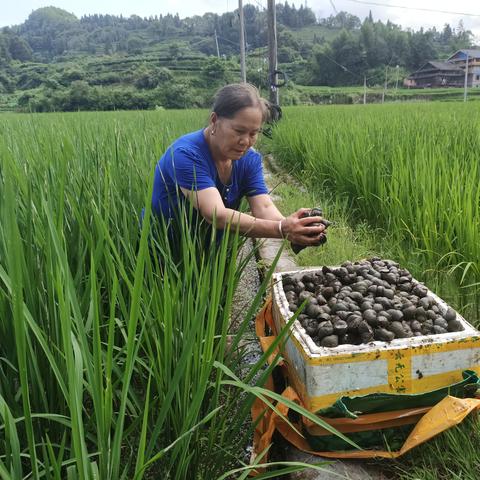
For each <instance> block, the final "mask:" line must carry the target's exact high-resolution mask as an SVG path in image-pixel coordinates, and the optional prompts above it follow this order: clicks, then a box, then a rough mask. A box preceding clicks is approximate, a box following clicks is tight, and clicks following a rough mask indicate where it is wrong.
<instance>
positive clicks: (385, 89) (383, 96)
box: [382, 65, 388, 103]
mask: <svg viewBox="0 0 480 480" xmlns="http://www.w3.org/2000/svg"><path fill="white" fill-rule="evenodd" d="M387 68H388V65H385V84H384V85H383V93H382V103H385V93H386V91H387Z"/></svg>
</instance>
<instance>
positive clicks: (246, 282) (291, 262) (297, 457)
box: [232, 157, 389, 480]
mask: <svg viewBox="0 0 480 480" xmlns="http://www.w3.org/2000/svg"><path fill="white" fill-rule="evenodd" d="M264 168H265V179H266V181H267V185H268V186H269V188H272V187H273V185H272V183H273V174H272V170H274V169H276V166H275V164H274V162H273V161H272V159H271V158H268V157H267V159H266V165H265V167H264ZM256 247H257V251H258V258H257V263H255V261H254V259H253V258H252V260H251V261H250V263H249V265H248V266H247V268H246V269H245V271H244V273H243V277H242V279H241V282H240V285H239V288H238V290H237V293H236V297H235V302H234V305H235V307H234V311H233V315H232V318H233V319H235V318H240V317H241V314H242V312H244V311H245V308H248V302H249V299H252V298H253V297H254V296H255V293H256V289H257V288H258V287H259V285H260V272H259V269H258V265H262V266H263V267H265V266H268V265H272V263H273V261H274V259H275V257H276V255H277V254H278V250H279V248H280V247H281V240H277V239H262V240H260V241H258V242H257V245H256ZM244 248H245V253H248V252H249V251H251V249H252V248H253V245H252V242H251V241H250V240H249V241H248V242H247V243H246V245H245V247H244ZM298 269H299V267H298V265H297V263H296V261H295V258H293V256H292V255H291V254H290V253H289V252H288V251H287V250H283V252H282V254H281V256H280V258H279V260H278V262H277V264H276V268H275V271H276V272H285V271H291V270H298ZM252 331H254V327H253V320H252ZM260 353H261V351H260V346H259V345H258V344H256V345H255V344H254V346H252V347H250V354H251V361H255V360H257V359H258V358H259V356H260ZM247 361H248V360H247ZM274 455H275V456H276V457H279V458H277V459H278V460H284V461H301V462H304V463H312V464H313V463H319V462H321V461H326V462H329V464H328V465H327V466H326V467H325V471H323V472H319V471H316V470H314V469H312V470H306V471H303V472H300V473H296V474H291V475H290V478H291V479H295V480H300V479H302V480H330V479H332V480H333V479H339V478H346V479H350V480H387V479H388V478H389V477H387V476H385V475H384V474H383V473H382V472H381V471H380V469H379V468H378V467H376V466H375V465H370V464H368V463H367V462H366V461H359V460H334V461H332V460H331V459H327V458H321V457H317V456H314V455H310V454H307V453H304V452H301V451H299V450H297V449H296V448H295V447H293V446H290V445H289V444H287V443H286V442H281V443H280V444H279V445H277V446H276V449H275V454H274Z"/></svg>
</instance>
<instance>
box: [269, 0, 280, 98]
mask: <svg viewBox="0 0 480 480" xmlns="http://www.w3.org/2000/svg"><path fill="white" fill-rule="evenodd" d="M267 16H268V73H269V75H268V78H269V82H270V103H272V104H274V105H279V98H278V88H277V87H276V84H277V82H278V76H277V74H276V73H275V72H276V71H277V14H276V11H275V0H268V4H267Z"/></svg>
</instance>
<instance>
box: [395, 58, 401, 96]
mask: <svg viewBox="0 0 480 480" xmlns="http://www.w3.org/2000/svg"><path fill="white" fill-rule="evenodd" d="M395 68H396V69H397V78H396V80H395V95H396V94H397V92H398V73H399V68H400V65H397V66H396V67H395Z"/></svg>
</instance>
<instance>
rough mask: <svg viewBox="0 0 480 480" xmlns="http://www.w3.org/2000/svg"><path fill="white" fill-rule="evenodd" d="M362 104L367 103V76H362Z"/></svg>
mask: <svg viewBox="0 0 480 480" xmlns="http://www.w3.org/2000/svg"><path fill="white" fill-rule="evenodd" d="M363 104H364V105H366V104H367V76H366V75H364V76H363Z"/></svg>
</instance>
